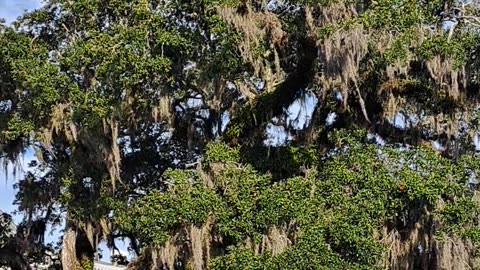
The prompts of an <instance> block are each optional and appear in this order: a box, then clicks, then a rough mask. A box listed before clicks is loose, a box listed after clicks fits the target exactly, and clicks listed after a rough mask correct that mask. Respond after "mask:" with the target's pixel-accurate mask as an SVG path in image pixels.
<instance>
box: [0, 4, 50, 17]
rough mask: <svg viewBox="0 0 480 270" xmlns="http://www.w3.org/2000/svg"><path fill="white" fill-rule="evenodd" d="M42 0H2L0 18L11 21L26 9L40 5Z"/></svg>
mask: <svg viewBox="0 0 480 270" xmlns="http://www.w3.org/2000/svg"><path fill="white" fill-rule="evenodd" d="M40 5H41V1H40V0H0V18H5V19H6V20H7V23H11V22H12V21H14V20H15V19H16V18H18V16H20V15H21V14H22V13H23V12H24V11H25V10H32V9H36V8H38V7H40Z"/></svg>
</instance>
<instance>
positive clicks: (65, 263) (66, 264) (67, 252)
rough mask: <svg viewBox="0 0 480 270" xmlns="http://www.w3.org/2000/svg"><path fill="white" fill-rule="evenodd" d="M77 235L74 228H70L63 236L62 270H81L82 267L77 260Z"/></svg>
mask: <svg viewBox="0 0 480 270" xmlns="http://www.w3.org/2000/svg"><path fill="white" fill-rule="evenodd" d="M75 242H76V234H75V231H74V230H73V229H72V228H68V229H67V230H66V231H65V234H64V235H63V242H62V256H61V259H62V269H63V270H80V269H82V267H81V266H80V263H79V262H78V260H77V252H76V249H75Z"/></svg>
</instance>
